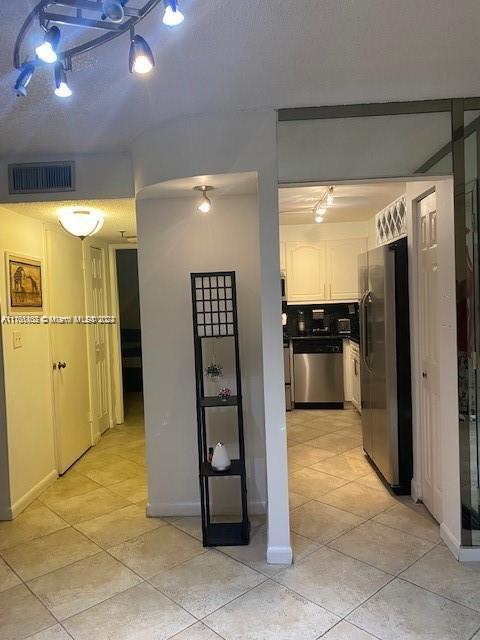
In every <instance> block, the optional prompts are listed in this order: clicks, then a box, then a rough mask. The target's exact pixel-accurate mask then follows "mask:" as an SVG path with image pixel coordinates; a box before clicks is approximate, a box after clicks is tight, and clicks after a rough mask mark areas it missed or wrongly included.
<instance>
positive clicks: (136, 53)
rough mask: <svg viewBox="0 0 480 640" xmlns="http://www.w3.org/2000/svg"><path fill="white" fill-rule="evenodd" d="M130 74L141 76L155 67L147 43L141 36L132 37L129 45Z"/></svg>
mask: <svg viewBox="0 0 480 640" xmlns="http://www.w3.org/2000/svg"><path fill="white" fill-rule="evenodd" d="M129 64H130V73H139V74H140V75H143V74H145V73H148V72H149V71H151V70H152V69H153V67H154V66H155V59H154V57H153V53H152V50H151V49H150V47H149V46H148V43H147V41H146V40H145V38H142V36H136V35H134V36H133V37H132V40H131V44H130V56H129Z"/></svg>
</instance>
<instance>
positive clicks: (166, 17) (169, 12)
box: [163, 0, 184, 27]
mask: <svg viewBox="0 0 480 640" xmlns="http://www.w3.org/2000/svg"><path fill="white" fill-rule="evenodd" d="M164 2H165V13H164V14H163V24H166V25H167V27H176V26H177V25H179V24H181V23H182V22H183V20H184V15H183V13H182V12H181V11H180V9H179V8H178V2H177V0H164Z"/></svg>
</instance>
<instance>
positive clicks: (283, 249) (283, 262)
mask: <svg viewBox="0 0 480 640" xmlns="http://www.w3.org/2000/svg"><path fill="white" fill-rule="evenodd" d="M280 271H282V272H283V273H286V271H287V243H286V242H284V241H281V242H280Z"/></svg>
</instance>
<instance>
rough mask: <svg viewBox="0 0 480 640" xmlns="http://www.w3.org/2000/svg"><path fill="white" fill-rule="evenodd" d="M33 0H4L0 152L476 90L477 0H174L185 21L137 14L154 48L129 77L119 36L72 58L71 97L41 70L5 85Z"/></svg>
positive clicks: (105, 147)
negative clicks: (197, 117)
mask: <svg viewBox="0 0 480 640" xmlns="http://www.w3.org/2000/svg"><path fill="white" fill-rule="evenodd" d="M33 5H34V2H32V1H28V0H0V15H1V18H2V37H1V39H0V92H1V96H2V99H1V101H0V155H4V156H8V155H11V154H22V153H43V152H63V151H66V152H71V151H76V152H91V151H99V150H101V151H104V152H106V151H117V150H126V149H128V148H129V146H130V142H131V140H132V139H133V138H134V137H135V136H136V135H138V134H139V133H140V132H142V131H144V130H146V129H148V127H149V126H151V125H152V124H153V123H159V122H161V121H162V120H165V119H169V118H173V117H179V116H181V115H185V114H198V113H204V112H207V111H215V110H225V109H251V108H258V107H285V106H297V105H320V104H338V103H349V102H350V103H351V102H371V101H390V100H407V99H420V98H434V97H447V96H448V97H450V96H466V95H478V94H480V79H479V75H478V62H479V56H480V54H479V48H478V33H479V27H480V3H479V2H478V0H302V1H301V2H298V1H296V0H261V1H259V0H181V6H182V9H183V10H184V13H185V14H186V20H185V22H184V23H183V25H182V26H181V27H179V28H178V29H176V30H168V29H167V28H165V27H164V26H163V25H162V24H161V11H160V8H156V9H155V10H154V11H153V12H152V13H151V14H150V16H148V18H146V19H145V20H144V22H143V23H142V24H141V25H140V27H139V29H138V31H139V33H140V34H141V35H143V36H146V37H147V39H148V40H149V42H150V43H151V45H152V48H153V50H154V52H155V53H156V61H157V66H156V68H155V69H154V71H153V73H152V74H151V75H150V76H149V77H143V78H139V77H136V76H133V75H130V74H129V72H128V68H127V58H128V46H129V45H128V36H122V37H121V38H119V39H117V40H116V41H115V42H112V43H110V44H108V45H106V46H105V47H103V48H101V49H98V50H96V51H94V52H92V53H89V54H86V55H85V56H83V57H82V58H78V59H77V60H75V61H74V66H75V72H74V73H73V74H72V78H71V86H72V88H73V90H74V96H73V97H72V98H71V99H70V100H68V101H63V102H62V101H61V100H59V99H58V98H56V97H55V96H54V95H53V92H52V86H51V85H52V80H51V77H50V75H49V72H47V71H46V70H41V71H40V72H38V73H37V74H36V76H37V77H35V78H34V79H33V80H32V83H31V85H30V91H29V96H28V97H27V98H26V99H18V98H15V96H14V95H13V92H12V90H11V87H12V86H13V84H14V82H15V78H16V72H15V71H14V70H13V69H12V62H11V55H12V50H13V44H14V40H15V37H16V34H17V32H18V29H19V28H20V26H21V24H22V22H23V19H24V17H25V15H26V14H27V12H28V11H29V9H30V8H31V7H32V6H33Z"/></svg>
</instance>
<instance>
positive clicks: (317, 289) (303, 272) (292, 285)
mask: <svg viewBox="0 0 480 640" xmlns="http://www.w3.org/2000/svg"><path fill="white" fill-rule="evenodd" d="M326 297H327V291H326V269H325V243H324V242H318V243H307V242H287V298H288V301H289V302H307V301H314V302H315V301H317V300H325V299H326Z"/></svg>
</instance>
